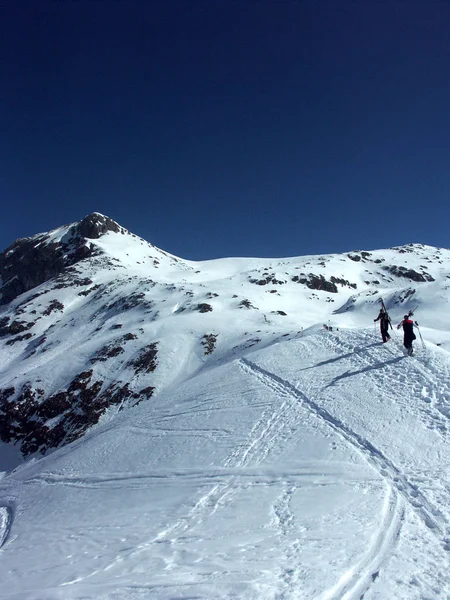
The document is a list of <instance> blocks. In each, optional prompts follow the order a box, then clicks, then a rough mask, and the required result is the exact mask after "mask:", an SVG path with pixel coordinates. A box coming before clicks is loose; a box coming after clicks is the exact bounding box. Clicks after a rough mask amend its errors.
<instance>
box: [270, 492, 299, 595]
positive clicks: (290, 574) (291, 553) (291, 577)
mask: <svg viewBox="0 0 450 600" xmlns="http://www.w3.org/2000/svg"><path fill="white" fill-rule="evenodd" d="M296 489H297V488H296V486H295V485H293V484H287V485H285V489H284V490H283V493H282V494H281V496H280V497H279V498H278V501H277V502H276V503H275V504H274V506H273V512H274V519H275V523H276V525H277V527H278V530H279V532H280V535H281V537H282V538H284V545H285V556H284V558H285V564H287V565H290V566H288V567H286V568H284V569H283V570H282V572H281V573H280V576H279V577H280V579H281V583H282V586H283V589H282V590H281V591H279V592H278V593H277V594H276V595H275V600H287V598H289V597H292V595H293V593H294V591H295V589H296V586H297V585H298V580H299V576H300V573H299V570H298V567H297V564H298V560H297V556H298V553H299V551H300V548H301V540H300V539H299V538H298V537H296V538H294V539H293V540H292V541H288V539H289V538H290V537H291V536H292V535H294V534H297V535H298V533H299V532H300V528H299V526H298V524H297V523H296V522H295V515H294V513H293V512H292V510H291V506H290V503H291V498H292V496H293V494H294V493H295V490H296Z"/></svg>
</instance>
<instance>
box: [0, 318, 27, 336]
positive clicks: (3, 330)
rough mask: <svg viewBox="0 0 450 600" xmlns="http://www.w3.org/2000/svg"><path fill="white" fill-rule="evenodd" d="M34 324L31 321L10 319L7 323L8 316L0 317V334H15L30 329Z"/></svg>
mask: <svg viewBox="0 0 450 600" xmlns="http://www.w3.org/2000/svg"><path fill="white" fill-rule="evenodd" d="M33 325H35V323H34V322H33V321H31V322H28V321H16V320H14V321H12V322H11V323H10V324H9V317H2V318H1V319H0V336H3V335H17V334H18V333H22V332H23V331H27V330H28V329H31V328H32V327H33Z"/></svg>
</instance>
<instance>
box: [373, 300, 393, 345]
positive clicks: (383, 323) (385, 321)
mask: <svg viewBox="0 0 450 600" xmlns="http://www.w3.org/2000/svg"><path fill="white" fill-rule="evenodd" d="M378 320H379V321H380V332H381V337H382V339H383V344H385V343H386V342H388V341H389V340H390V339H391V336H390V335H389V333H388V330H389V325H390V326H391V329H392V324H391V320H390V318H389V315H388V314H387V312H386V309H385V308H383V307H381V308H380V314H379V315H378V317H377V318H376V319H374V322H376V321H378Z"/></svg>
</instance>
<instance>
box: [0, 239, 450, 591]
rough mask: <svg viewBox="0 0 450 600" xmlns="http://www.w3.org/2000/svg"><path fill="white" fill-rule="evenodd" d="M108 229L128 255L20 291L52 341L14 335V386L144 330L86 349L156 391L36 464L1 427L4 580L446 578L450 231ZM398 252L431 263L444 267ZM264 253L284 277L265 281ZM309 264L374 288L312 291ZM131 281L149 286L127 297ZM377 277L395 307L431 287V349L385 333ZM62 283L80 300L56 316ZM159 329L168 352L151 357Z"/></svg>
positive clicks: (106, 245)
mask: <svg viewBox="0 0 450 600" xmlns="http://www.w3.org/2000/svg"><path fill="white" fill-rule="evenodd" d="M52 239H54V238H52ZM94 243H95V244H97V245H98V246H99V247H101V248H102V250H103V251H104V252H105V253H106V255H107V256H109V257H110V258H111V257H112V258H113V259H115V261H114V262H115V263H116V266H114V267H113V268H102V267H101V266H100V267H99V266H95V265H94V264H93V263H92V262H89V261H86V263H85V264H84V266H83V267H82V268H83V276H89V277H90V278H91V279H92V281H93V283H94V284H95V285H99V286H100V287H99V288H98V289H97V290H96V291H93V292H92V293H91V294H89V295H86V296H79V295H78V292H79V291H80V288H75V291H74V289H73V288H70V287H69V288H64V289H51V291H50V288H51V283H47V284H43V286H40V288H38V290H40V291H42V292H45V293H44V294H43V295H42V296H39V297H38V298H37V299H35V300H33V301H30V302H29V303H28V304H27V297H29V296H31V295H32V293H35V292H36V290H32V291H31V292H29V293H27V294H25V295H23V296H22V297H21V298H18V299H17V300H15V301H14V302H13V303H11V306H10V307H9V308H8V309H7V310H8V311H10V313H8V312H7V313H5V314H12V311H13V310H15V309H16V308H18V307H21V306H22V307H23V306H26V307H27V308H26V309H24V310H25V312H24V314H23V318H31V315H32V313H31V310H36V311H37V312H38V314H40V315H41V318H40V319H39V320H37V321H36V324H35V326H34V327H33V329H32V331H33V332H35V333H36V336H37V337H36V339H38V338H39V336H44V335H45V337H46V342H45V344H43V346H44V347H45V346H46V345H47V344H48V348H47V350H46V352H45V353H42V352H39V351H37V352H36V353H35V354H33V355H32V356H31V357H30V358H26V356H28V354H29V351H30V349H32V348H33V347H34V346H32V345H33V344H36V342H35V341H34V339H33V340H30V341H24V342H18V343H16V344H14V345H11V346H6V345H5V344H3V345H2V346H0V360H1V364H2V367H1V370H0V387H2V388H5V387H7V385H11V383H13V384H14V385H17V382H22V381H25V380H26V381H30V382H31V383H33V385H36V386H37V385H40V386H41V387H43V388H44V389H45V390H46V393H48V394H53V393H56V392H57V391H58V390H61V389H65V387H67V385H68V383H69V382H70V381H71V380H72V378H73V377H74V376H75V375H76V374H77V373H79V372H80V371H82V370H85V369H86V368H87V365H90V362H89V361H90V359H91V357H92V356H94V355H95V353H96V352H98V351H99V349H100V348H102V347H103V346H105V344H107V343H110V342H113V341H114V340H115V339H116V338H117V337H120V336H123V335H124V334H125V333H127V332H133V333H135V334H136V336H137V338H136V339H133V340H131V341H129V342H127V343H126V344H123V353H122V354H121V355H120V356H118V357H116V358H114V359H112V360H110V361H106V362H99V363H95V364H94V365H90V366H89V368H92V369H93V370H94V371H95V374H96V375H98V376H99V377H100V376H101V378H102V380H103V381H104V382H105V384H104V385H105V386H106V385H107V384H109V383H111V382H113V381H118V380H123V381H129V382H130V385H132V386H133V389H137V390H138V389H141V388H142V387H145V386H147V385H152V386H154V387H155V389H156V393H155V395H154V396H153V397H152V398H151V399H150V400H148V401H144V402H141V403H140V404H139V405H138V406H135V407H133V408H127V409H126V410H122V411H119V410H118V409H117V407H116V408H114V407H112V408H110V409H108V412H107V413H106V414H105V415H104V416H103V417H102V419H101V421H100V423H99V424H98V425H96V426H94V427H92V428H91V429H90V430H89V431H88V432H87V433H86V434H85V435H84V436H83V437H81V438H80V439H78V440H76V441H74V442H72V443H71V444H69V445H66V446H63V447H61V448H59V449H56V450H52V451H50V452H49V453H47V454H46V455H45V456H41V455H40V454H39V453H38V454H35V455H33V456H32V457H29V458H28V459H27V460H26V461H23V462H21V463H20V464H19V463H18V459H17V456H16V455H11V457H10V458H7V455H6V452H5V449H4V447H3V446H2V447H0V458H2V459H3V461H4V462H3V463H0V471H2V470H4V471H8V474H7V475H5V476H4V477H3V478H1V479H0V581H1V582H2V585H1V587H0V599H2V600H19V599H20V600H44V599H45V600H57V599H58V600H60V599H61V600H62V599H64V600H78V599H81V598H83V599H86V600H88V599H89V600H94V599H95V600H113V599H125V600H138V599H139V600H141V599H142V600H143V599H149V598H152V599H159V600H166V599H169V598H174V599H175V598H184V599H188V598H204V599H208V600H212V599H214V600H216V599H224V600H225V599H233V598H236V599H237V598H244V599H248V600H253V599H254V600H266V599H267V600H275V599H276V600H294V599H308V600H309V599H315V600H338V599H339V600H359V599H360V598H362V597H364V599H365V600H388V599H389V600H392V599H393V598H395V599H396V600H416V599H417V600H424V599H427V600H431V599H435V600H443V599H445V598H450V582H449V578H448V569H449V559H450V508H449V506H448V496H449V491H450V444H449V442H450V421H449V417H450V383H449V381H450V380H449V375H450V358H449V354H448V351H447V349H448V347H449V343H450V318H449V316H448V314H449V313H448V287H449V284H448V283H447V282H448V277H449V275H450V251H448V250H444V249H436V248H432V247H429V246H422V245H412V246H409V247H405V249H400V250H401V251H400V250H399V249H390V250H379V251H373V252H372V253H371V256H370V261H364V260H360V261H355V260H353V259H352V258H349V257H348V256H347V255H327V256H323V257H293V258H286V259H273V260H272V259H257V258H252V259H245V258H239V259H237V258H233V259H220V260H218V261H207V262H205V263H200V262H199V263H194V262H192V261H184V260H182V259H178V258H177V257H174V256H172V255H170V254H168V253H165V252H163V251H161V250H159V249H158V248H155V247H154V246H151V244H147V242H144V241H143V240H140V238H135V237H132V235H131V234H126V235H121V234H113V233H108V234H106V235H104V236H102V237H101V238H100V239H99V240H94ZM349 254H350V255H352V256H354V255H355V254H356V253H354V252H351V253H349ZM149 256H151V258H149ZM155 260H156V261H157V264H155V262H154V261H155ZM376 260H380V261H382V262H381V263H376V262H374V261H376ZM428 261H431V262H428ZM380 265H381V266H380ZM383 265H405V266H406V267H407V268H411V269H414V270H415V271H416V272H422V271H421V270H422V269H423V267H425V266H426V272H427V273H429V275H430V276H432V277H433V279H434V281H425V282H413V281H410V280H408V279H405V278H400V277H391V275H390V274H389V272H387V271H383V270H382V268H381V267H382V266H383ZM124 267H125V268H124ZM366 271H370V272H371V273H367V272H366ZM264 273H269V274H271V273H273V274H274V275H275V278H276V280H277V281H283V282H284V281H285V283H278V284H267V285H258V284H255V283H251V282H250V281H249V279H253V278H254V279H260V278H262V277H263V276H264V275H263V274H264ZM300 273H305V274H308V273H314V274H318V275H319V274H323V275H324V277H325V278H326V279H329V278H330V277H331V276H335V277H338V278H341V279H345V280H347V281H348V282H350V283H352V284H356V286H357V287H356V289H355V288H351V287H348V286H347V285H343V286H341V285H339V284H338V288H339V291H338V293H337V294H335V293H329V292H325V291H323V290H311V289H308V288H307V287H306V286H304V285H303V284H298V283H294V282H293V281H292V277H293V276H295V275H297V274H300ZM383 273H386V280H383V279H382V275H383ZM80 276H81V275H80ZM372 280H377V281H379V283H378V284H372V283H369V284H367V283H366V281H372ZM81 289H84V288H81ZM269 290H276V291H275V292H274V293H269ZM411 290H414V291H411ZM135 293H142V294H143V295H144V296H143V298H141V299H140V304H138V305H136V306H133V307H131V308H129V309H125V308H124V307H123V305H121V304H118V305H115V306H113V302H115V301H117V300H121V299H122V300H123V299H124V298H125V299H130V297H132V296H133V294H135ZM102 294H104V295H102ZM214 294H217V296H215V295H214ZM380 296H382V297H383V298H384V300H385V302H386V305H387V306H388V308H389V311H390V314H391V317H392V319H393V321H394V322H395V323H397V322H398V321H400V320H401V318H402V316H403V314H405V312H407V311H408V309H409V308H414V307H415V306H418V307H419V308H418V309H417V313H416V315H415V318H417V319H418V320H419V323H420V325H421V332H422V335H423V337H424V339H425V340H426V344H425V347H423V346H422V344H421V341H420V339H417V340H416V342H415V355H414V357H412V358H410V357H407V356H405V354H404V349H403V347H402V339H401V335H400V332H397V331H396V330H394V331H393V333H392V341H390V342H388V343H387V344H381V340H380V334H379V329H378V324H377V327H376V328H375V327H374V325H373V319H374V318H375V317H376V316H377V313H378V308H379V304H378V302H377V301H378V299H379V297H380ZM52 299H57V300H58V301H59V302H61V303H62V304H63V305H64V309H63V310H61V311H55V312H52V313H51V314H49V315H47V316H45V315H44V314H43V308H45V306H46V305H47V303H48V300H52ZM242 300H249V301H250V303H251V305H253V306H255V307H256V308H248V309H247V308H245V307H244V308H240V304H241V302H242ZM146 302H147V303H148V304H145V303H146ZM199 303H208V304H210V305H211V306H212V308H213V310H212V311H211V312H206V313H199V312H198V310H196V306H197V305H198V304H199ZM346 306H347V307H349V310H344V309H343V307H346ZM279 310H280V311H284V312H285V313H286V316H282V315H278V314H274V313H273V312H272V311H279ZM324 323H327V324H328V323H329V324H330V326H331V327H332V329H331V330H329V331H327V330H325V329H324V328H323V324H324ZM117 325H121V328H120V329H113V327H114V326H117ZM210 333H214V334H216V338H217V339H216V345H215V348H214V350H213V351H212V353H211V354H205V352H204V350H205V348H204V346H202V345H201V339H202V336H203V335H204V334H210ZM418 338H419V336H418ZM152 342H157V343H158V361H159V363H158V367H157V368H156V370H155V372H152V373H147V374H146V373H139V374H135V373H134V372H133V371H132V370H131V369H130V367H129V361H130V360H131V359H132V358H133V357H135V356H136V354H137V353H138V352H139V350H140V349H141V348H142V347H143V346H145V345H146V344H149V343H152ZM438 343H439V344H441V345H440V346H437V345H436V344H438ZM29 345H30V346H29ZM41 347H42V346H39V348H41ZM446 348H447V349H446ZM8 448H10V447H8ZM12 448H14V450H16V447H12ZM8 452H10V450H8Z"/></svg>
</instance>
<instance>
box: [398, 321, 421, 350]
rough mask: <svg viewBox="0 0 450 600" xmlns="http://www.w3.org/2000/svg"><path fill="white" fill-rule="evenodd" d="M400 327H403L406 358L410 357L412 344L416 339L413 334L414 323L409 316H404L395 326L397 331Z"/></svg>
mask: <svg viewBox="0 0 450 600" xmlns="http://www.w3.org/2000/svg"><path fill="white" fill-rule="evenodd" d="M416 325H417V321H416ZM400 327H403V345H404V346H405V348H406V350H407V351H408V356H412V353H413V346H412V343H413V341H414V340H415V339H416V336H415V334H414V321H413V320H412V319H411V317H410V315H405V316H404V317H403V321H402V322H401V323H399V324H398V325H397V329H400Z"/></svg>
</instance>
